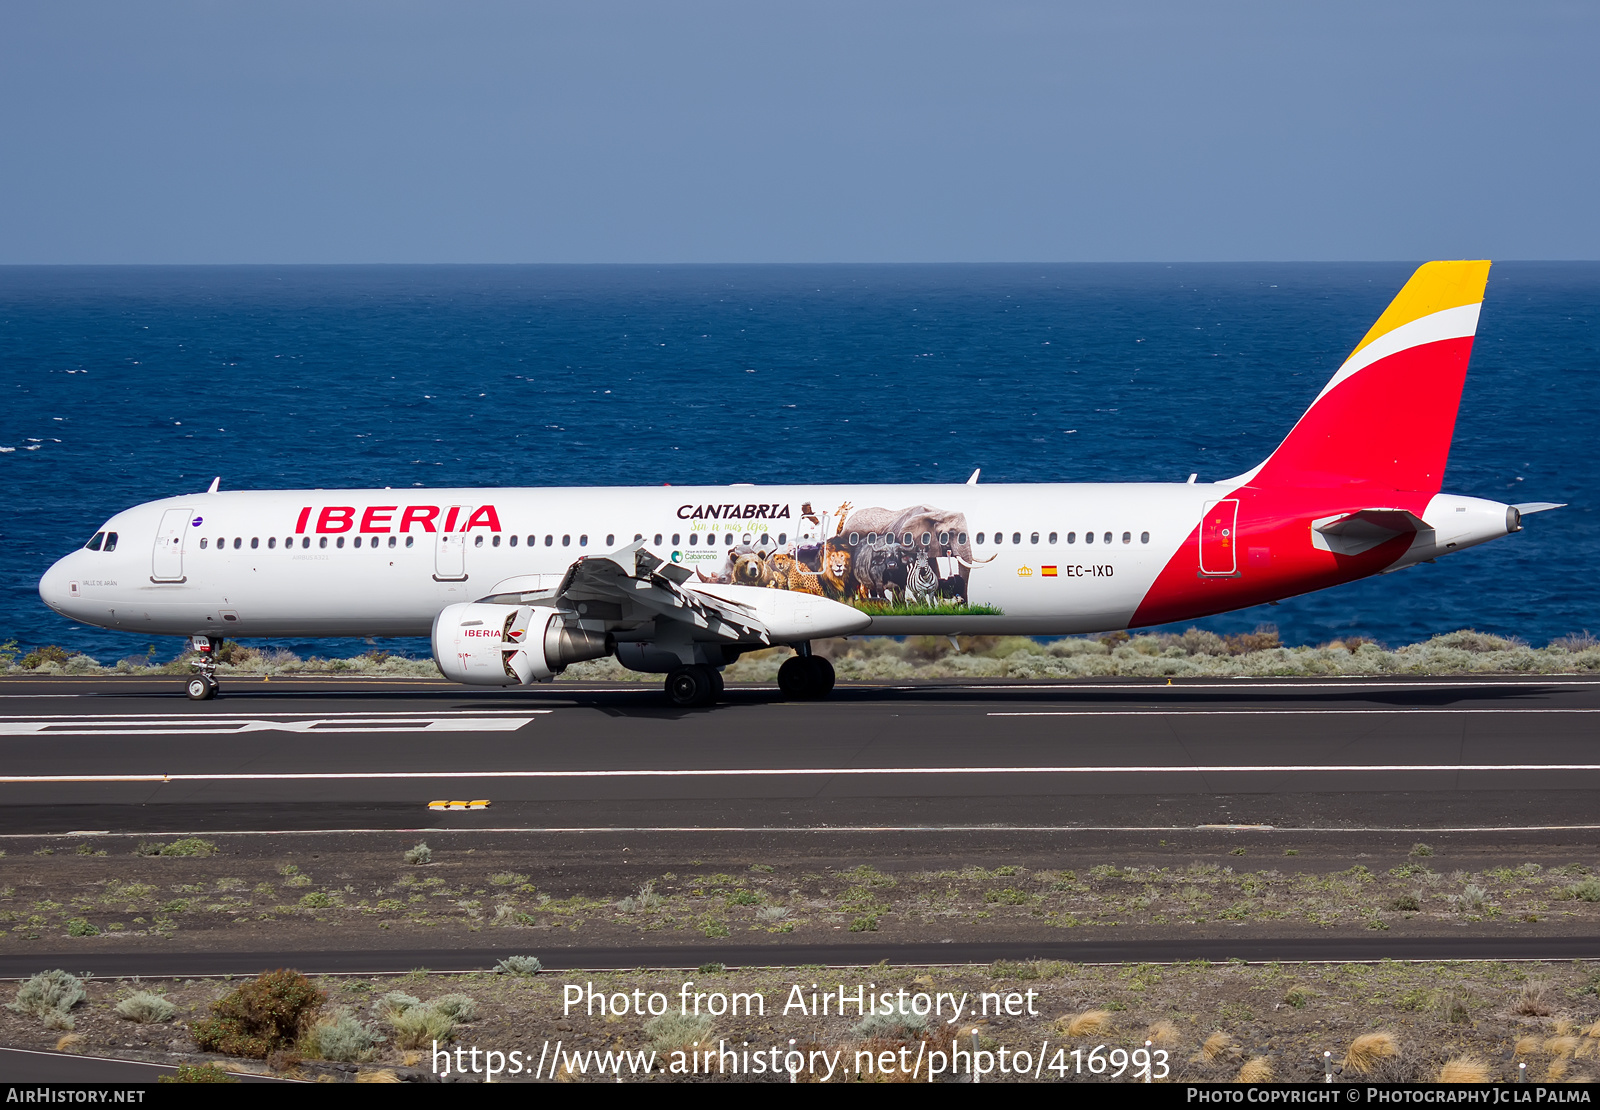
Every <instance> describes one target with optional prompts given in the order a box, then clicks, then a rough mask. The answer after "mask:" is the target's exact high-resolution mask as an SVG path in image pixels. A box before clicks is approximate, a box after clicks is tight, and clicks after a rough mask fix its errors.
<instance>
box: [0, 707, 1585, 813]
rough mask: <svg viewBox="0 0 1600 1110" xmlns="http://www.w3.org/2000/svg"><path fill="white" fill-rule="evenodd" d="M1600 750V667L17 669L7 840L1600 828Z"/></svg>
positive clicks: (0, 734) (6, 741)
mask: <svg viewBox="0 0 1600 1110" xmlns="http://www.w3.org/2000/svg"><path fill="white" fill-rule="evenodd" d="M1597 736H1600V679H1591V678H1584V677H1557V678H1537V677H1524V676H1518V677H1511V678H1503V677H1497V678H1466V679H1433V678H1395V679H1360V680H1352V679H1340V680H1332V681H1326V682H1321V681H1314V680H1305V679H1283V680H1279V679H1251V680H1205V681H1186V682H1185V681H1179V682H1173V683H1171V684H1166V683H1164V682H1158V681H1138V680H1130V681H1094V682H1083V683H1060V682H1049V683H1045V682H1039V683H1029V682H981V683H963V682H955V681H951V682H937V683H922V684H897V685H894V684H863V685H843V686H841V687H840V688H839V689H838V690H837V691H836V692H835V695H834V696H833V698H831V699H830V700H828V701H825V702H819V703H789V702H784V701H782V700H781V699H780V698H779V695H778V693H777V691H776V690H775V689H772V688H761V687H730V688H729V690H728V692H727V700H726V702H725V703H723V704H720V705H718V706H716V707H714V708H712V709H709V710H692V711H684V710H675V709H671V708H669V707H668V706H666V705H665V704H664V703H663V701H662V700H661V696H660V693H659V691H658V689H657V688H656V687H655V685H654V684H649V685H640V686H633V685H631V684H619V685H610V686H598V685H582V684H575V683H574V684H567V683H558V684H555V685H553V686H547V687H540V688H533V689H529V690H514V691H507V690H498V689H487V690H476V689H470V688H466V687H460V686H454V685H450V684H446V683H443V682H410V681H384V680H371V679H342V678H336V677H328V678H320V677H319V678H292V679H288V680H276V679H275V680H272V681H270V682H264V681H262V680H260V679H255V680H231V681H229V682H227V683H226V684H225V685H224V696H223V697H221V698H219V699H218V700H216V701H213V702H206V703H193V702H189V701H188V700H186V699H185V698H184V697H183V696H182V693H181V685H180V682H179V680H177V679H175V678H163V679H147V678H121V677H94V678H52V679H45V680H36V679H8V680H3V681H0V752H4V755H5V758H4V760H3V762H0V772H3V773H0V834H10V835H24V834H30V833H31V834H38V833H43V832H74V831H94V832H181V831H219V832H220V831H260V832H272V831H279V830H283V831H288V830H313V829H315V830H354V829H419V828H434V827H453V828H462V829H467V828H472V829H542V830H615V829H682V830H721V831H727V832H729V833H737V832H738V831H740V830H746V829H750V830H756V829H760V830H770V829H791V830H797V831H798V830H805V829H816V830H823V829H828V830H834V831H840V830H847V829H863V830H865V829H874V830H882V829H896V830H905V831H911V832H915V831H917V830H928V831H935V830H950V829H962V828H971V829H1007V828H1010V829H1018V830H1022V829H1029V830H1054V829H1107V830H1116V829H1149V830H1160V829H1169V828H1194V827H1196V826H1206V825H1252V826H1272V827H1275V828H1282V829H1297V830H1312V829H1326V830H1330V831H1333V830H1353V829H1393V830H1425V829H1461V828H1486V829H1500V828H1510V827H1515V828H1519V829H1529V830H1543V829H1574V828H1595V827H1600V811H1597V810H1596V807H1595V806H1594V804H1593V803H1594V801H1595V798H1596V794H1595V791H1596V789H1597V788H1600V745H1597V744H1596V743H1595V740H1596V737H1597ZM430 803H433V805H432V807H431V808H430ZM467 803H477V804H478V808H470V809H469V808H465V807H466V805H467ZM452 804H453V805H452Z"/></svg>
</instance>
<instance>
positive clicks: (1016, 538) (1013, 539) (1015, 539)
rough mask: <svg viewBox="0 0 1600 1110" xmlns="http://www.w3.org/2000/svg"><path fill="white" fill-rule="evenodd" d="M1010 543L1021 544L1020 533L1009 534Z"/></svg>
mask: <svg viewBox="0 0 1600 1110" xmlns="http://www.w3.org/2000/svg"><path fill="white" fill-rule="evenodd" d="M1011 542H1012V543H1021V542H1022V533H1021V532H1013V533H1011Z"/></svg>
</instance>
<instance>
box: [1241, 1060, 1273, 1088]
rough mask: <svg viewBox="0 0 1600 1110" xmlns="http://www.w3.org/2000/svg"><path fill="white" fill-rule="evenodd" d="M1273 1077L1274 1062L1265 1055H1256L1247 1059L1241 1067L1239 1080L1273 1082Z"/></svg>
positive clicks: (1245, 1081) (1243, 1081)
mask: <svg viewBox="0 0 1600 1110" xmlns="http://www.w3.org/2000/svg"><path fill="white" fill-rule="evenodd" d="M1272 1079H1273V1075H1272V1064H1271V1062H1270V1061H1269V1060H1268V1059H1267V1058H1266V1057H1265V1056H1255V1057H1252V1058H1251V1059H1249V1060H1246V1061H1245V1064H1244V1067H1242V1068H1240V1069H1239V1077H1238V1080H1237V1082H1240V1083H1271V1082H1272Z"/></svg>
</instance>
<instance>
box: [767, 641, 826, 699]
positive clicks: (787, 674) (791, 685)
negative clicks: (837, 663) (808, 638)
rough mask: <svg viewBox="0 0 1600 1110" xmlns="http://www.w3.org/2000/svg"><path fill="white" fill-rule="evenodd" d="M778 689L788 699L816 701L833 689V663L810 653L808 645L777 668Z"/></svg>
mask: <svg viewBox="0 0 1600 1110" xmlns="http://www.w3.org/2000/svg"><path fill="white" fill-rule="evenodd" d="M778 689H780V690H782V691H783V696H784V697H786V698H788V699H789V700H790V701H818V700H820V699H822V698H825V697H827V696H828V695H829V694H830V693H831V692H832V691H833V664H832V663H830V662H828V661H827V660H826V659H824V658H823V657H822V656H820V655H812V654H811V648H810V645H809V644H807V645H805V650H804V651H802V652H801V653H800V654H799V655H796V656H795V657H794V658H793V659H790V660H787V661H785V663H784V664H783V666H781V667H779V668H778Z"/></svg>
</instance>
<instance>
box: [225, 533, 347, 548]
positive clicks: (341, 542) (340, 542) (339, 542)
mask: <svg viewBox="0 0 1600 1110" xmlns="http://www.w3.org/2000/svg"><path fill="white" fill-rule="evenodd" d="M233 546H234V547H238V546H239V541H238V540H234V541H233ZM333 546H334V547H343V546H344V537H343V536H340V537H339V538H338V539H336V540H334V541H333Z"/></svg>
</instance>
